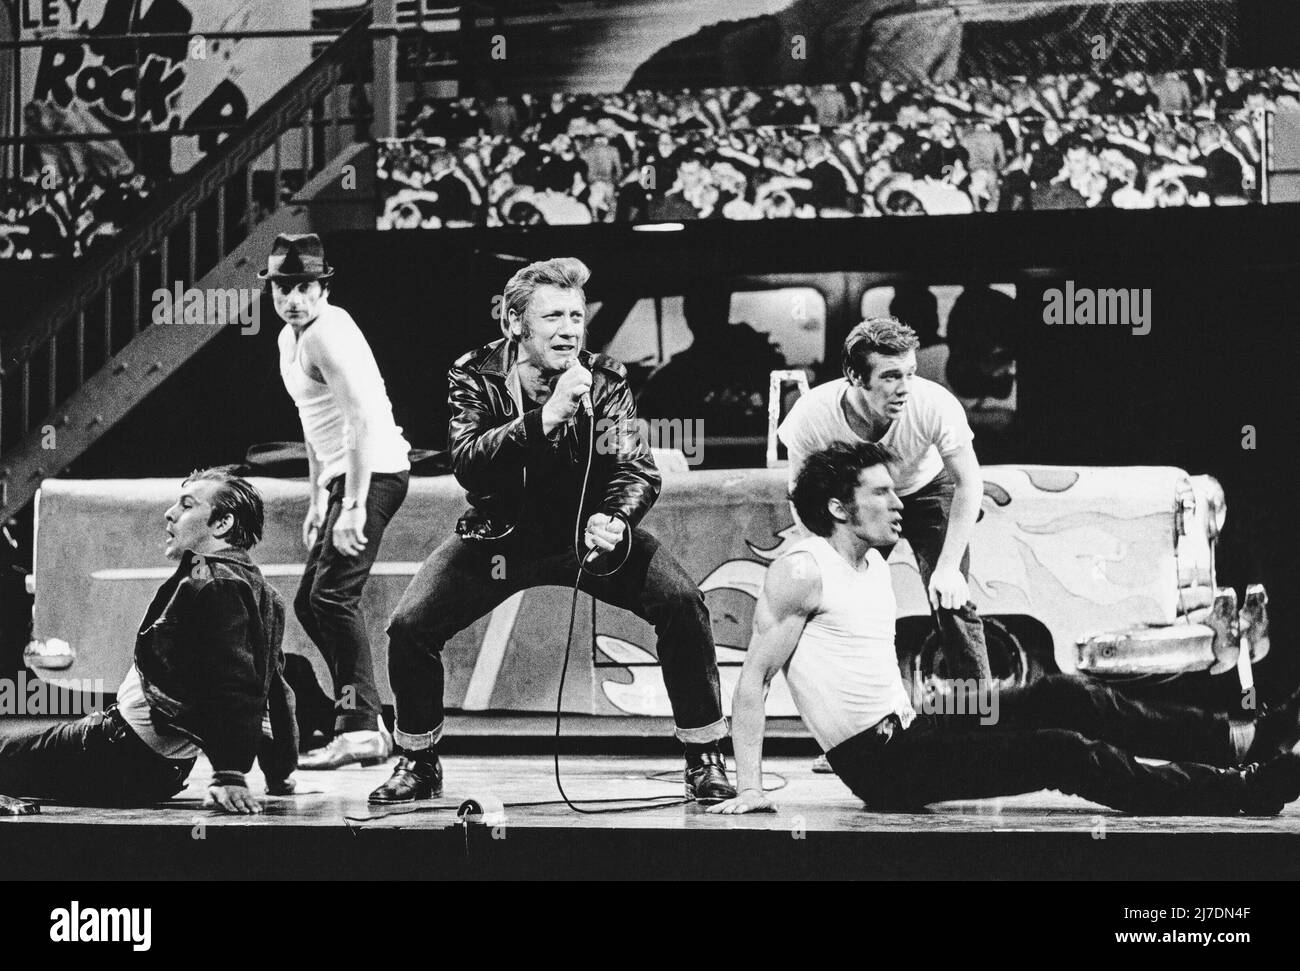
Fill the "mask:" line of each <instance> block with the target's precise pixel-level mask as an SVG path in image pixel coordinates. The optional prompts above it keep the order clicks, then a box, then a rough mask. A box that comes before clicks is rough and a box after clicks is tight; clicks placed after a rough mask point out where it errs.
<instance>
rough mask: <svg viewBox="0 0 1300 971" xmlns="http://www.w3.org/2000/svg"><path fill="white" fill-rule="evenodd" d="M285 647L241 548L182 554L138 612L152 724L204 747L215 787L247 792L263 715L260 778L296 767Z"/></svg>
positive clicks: (276, 617) (267, 591)
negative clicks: (268, 743)
mask: <svg viewBox="0 0 1300 971" xmlns="http://www.w3.org/2000/svg"><path fill="white" fill-rule="evenodd" d="M283 639H284V601H283V600H282V599H281V598H280V595H279V594H278V593H276V591H275V590H274V589H273V588H272V587H271V585H270V584H269V583H267V582H266V578H265V577H263V576H262V572H261V571H260V570H259V569H258V568H257V566H256V565H255V564H254V563H253V561H252V560H251V559H250V558H249V555H248V553H247V552H246V551H244V550H238V549H232V548H227V549H223V550H220V551H218V552H216V553H205V554H202V555H200V554H196V553H194V552H192V551H187V552H186V553H185V555H184V557H182V559H181V563H180V566H179V567H177V569H176V572H175V573H174V574H172V576H171V578H170V579H168V580H167V582H166V583H164V584H163V585H162V586H161V587H160V588H159V589H158V592H157V593H156V594H154V598H153V602H152V603H151V604H149V609H148V610H146V611H145V615H144V620H143V621H142V622H141V624H140V631H139V633H138V634H137V635H136V640H135V664H136V667H137V668H138V669H139V671H140V682H141V685H142V686H143V688H144V694H145V698H146V699H147V700H148V702H149V708H150V711H151V716H152V718H153V720H154V723H155V724H157V725H158V726H159V728H160V729H163V730H169V731H174V732H179V733H180V734H182V735H186V736H188V737H189V738H192V739H193V740H194V742H195V743H196V744H197V745H198V746H199V747H200V748H201V749H203V752H204V754H206V755H207V757H208V760H209V761H210V762H211V763H212V769H213V781H214V782H217V783H231V784H238V785H243V784H244V780H243V775H242V774H243V773H244V772H247V771H248V770H249V769H251V768H252V767H253V759H254V758H255V757H256V756H257V755H258V748H259V744H260V742H261V739H262V716H263V713H265V712H266V711H267V710H268V707H269V709H270V715H271V730H272V735H273V738H274V743H273V746H272V747H271V748H269V749H267V750H265V751H264V752H263V753H262V763H263V764H262V768H263V771H264V772H265V773H266V775H267V777H268V778H281V779H282V778H287V777H288V775H289V773H290V772H292V771H293V769H294V767H295V766H296V765H297V758H298V738H297V725H296V723H295V721H294V710H293V708H294V705H293V693H292V691H291V690H290V689H289V686H288V684H287V683H286V682H285V680H284V651H283V650H282V649H281V641H282V640H283Z"/></svg>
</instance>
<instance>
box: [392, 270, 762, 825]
mask: <svg viewBox="0 0 1300 971" xmlns="http://www.w3.org/2000/svg"><path fill="white" fill-rule="evenodd" d="M589 275H590V271H589V270H588V269H587V267H586V266H585V265H584V264H583V263H582V262H581V261H579V260H576V259H554V260H546V261H543V262H539V263H533V264H530V265H529V266H526V267H524V268H523V269H521V270H519V271H518V272H517V273H516V274H515V275H514V276H513V277H511V278H510V281H509V282H508V283H507V284H506V287H505V291H504V293H503V294H502V297H503V299H502V321H501V328H502V332H503V333H504V334H505V337H504V339H502V340H498V341H495V342H494V343H492V344H489V345H487V346H486V347H483V348H480V349H479V350H476V351H471V352H470V353H469V354H466V355H465V356H464V357H462V358H461V359H460V360H458V361H457V362H456V363H455V365H454V366H453V367H452V369H451V372H450V375H449V378H450V385H451V392H450V404H451V423H450V428H449V430H448V444H449V447H450V449H451V455H452V464H453V468H454V471H455V474H456V478H457V480H458V481H459V482H460V484H461V485H462V486H464V487H465V489H466V491H467V492H468V494H469V495H468V498H469V503H470V507H471V508H470V510H469V511H468V512H466V514H465V515H464V516H462V517H461V520H460V522H459V523H457V525H456V533H457V535H455V536H452V537H450V538H448V539H447V540H446V542H444V543H443V544H442V545H441V546H439V547H438V548H437V549H436V550H434V551H433V553H432V554H431V555H430V556H429V558H428V559H427V560H425V562H424V564H423V566H421V567H420V570H419V572H418V573H417V574H416V575H415V577H414V578H413V579H412V580H411V584H410V586H408V587H407V588H406V592H405V593H404V594H403V595H402V599H401V601H400V602H399V603H398V605H397V609H396V611H395V612H394V613H393V618H392V621H391V623H390V624H389V627H388V634H389V649H388V671H389V683H390V684H391V685H392V686H393V694H394V696H395V701H396V707H397V725H396V728H395V729H394V731H393V738H394V740H395V741H396V743H397V746H398V747H399V748H400V749H401V755H402V758H401V760H400V761H399V762H398V763H397V767H396V769H395V770H394V772H393V776H392V778H391V779H389V781H388V782H386V783H385V784H384V785H382V786H380V787H379V788H378V789H376V790H375V791H374V792H373V793H371V795H370V800H371V802H376V803H401V802H410V801H412V800H415V799H428V798H431V797H433V796H437V795H440V794H441V792H442V766H441V763H440V762H439V760H438V752H437V745H438V741H439V739H440V738H441V737H442V731H443V706H442V695H443V668H442V649H443V645H444V644H446V642H447V641H448V640H449V639H450V638H451V637H452V636H454V635H455V634H456V633H457V632H458V631H461V630H464V629H465V628H466V627H468V626H469V625H470V624H472V623H473V622H474V621H475V620H477V619H478V618H479V617H482V616H483V615H484V614H486V613H488V612H489V611H490V610H492V609H493V608H495V607H496V606H497V605H498V604H500V603H502V602H503V601H505V600H506V599H507V598H508V597H510V596H511V595H512V594H514V593H516V592H518V591H521V590H526V589H529V588H531V587H536V586H542V585H544V584H554V585H557V586H572V585H573V583H574V581H575V580H576V579H578V571H579V565H580V558H581V564H582V565H583V572H582V576H581V581H580V588H581V589H582V590H584V591H585V592H587V593H589V594H591V595H592V596H593V597H596V598H597V599H599V600H603V601H604V602H606V603H610V604H613V605H615V606H618V607H622V608H624V609H626V610H630V611H632V612H633V613H635V614H636V615H637V616H638V617H641V618H642V619H644V620H648V621H649V622H650V623H652V624H654V626H655V632H656V634H657V635H658V642H657V643H658V648H657V649H658V653H659V663H660V665H661V666H662V667H663V676H664V685H665V687H666V688H667V690H668V698H669V701H670V702H671V705H672V710H673V717H674V720H675V722H676V725H677V731H676V734H677V738H678V740H679V741H681V742H682V743H683V745H684V746H685V748H686V774H685V783H686V794H687V796H688V798H693V799H696V800H698V801H699V802H701V803H711V802H719V801H721V800H722V799H727V798H730V797H732V796H734V795H735V794H736V790H735V789H734V788H732V786H731V785H730V783H729V782H728V781H727V776H726V765H725V762H724V761H723V757H722V752H721V751H720V749H719V747H718V742H719V740H720V739H722V738H724V737H725V736H726V734H727V720H726V719H725V718H724V717H723V715H722V699H721V694H720V690H719V681H718V665H717V660H716V656H715V652H714V646H713V633H712V630H711V627H710V624H709V611H708V608H707V607H706V606H705V604H704V596H703V594H701V593H700V590H699V587H697V586H696V585H695V583H694V582H693V581H692V580H691V578H690V577H689V576H688V575H687V574H686V571H685V570H683V569H682V567H681V565H680V564H679V563H678V562H677V560H676V559H674V558H673V556H672V554H671V553H670V552H669V551H668V548H667V547H666V546H662V545H660V543H659V541H658V540H657V539H655V537H654V536H652V535H651V534H650V533H648V532H646V531H645V530H643V529H640V528H638V526H637V524H638V523H639V522H640V521H641V518H642V517H643V516H644V515H645V514H646V513H647V512H648V511H649V510H650V507H651V506H652V505H653V504H654V501H655V499H656V498H657V497H658V495H659V484H660V479H659V471H658V469H657V468H656V467H655V463H654V458H653V457H652V455H651V454H650V449H649V448H648V447H647V444H646V443H645V442H644V441H642V440H641V438H640V436H639V435H632V434H622V433H624V432H627V431H628V430H630V429H633V428H635V427H636V409H635V406H634V404H633V402H632V392H631V389H630V388H629V387H628V384H627V376H626V371H625V370H624V369H623V366H622V365H621V364H619V363H618V362H617V361H614V360H611V359H610V358H608V357H605V356H603V355H600V354H592V353H589V352H588V351H586V350H584V349H583V339H584V333H585V325H586V298H585V297H584V295H583V289H582V288H583V286H584V285H585V284H586V282H587V278H588V276H589ZM611 426H612V427H613V428H615V429H617V430H618V431H619V432H620V434H619V435H618V436H617V437H618V438H619V439H620V444H619V445H618V446H617V447H616V448H615V447H609V446H608V445H607V444H606V443H607V440H608V438H609V437H611V436H607V435H606V434H604V430H606V429H609V428H610V427H611ZM587 472H589V473H590V475H589V476H588V475H587ZM580 547H585V548H583V549H582V551H581V552H579V549H580ZM597 549H599V550H603V551H607V552H606V553H605V554H600V553H597V554H596V556H597V559H596V562H595V563H594V564H590V563H589V561H590V560H591V558H592V554H590V553H587V552H586V550H593V552H595V551H596V550H597ZM606 559H608V560H609V561H610V562H609V563H605V562H602V561H604V560H606ZM557 633H558V632H557ZM548 663H549V662H548Z"/></svg>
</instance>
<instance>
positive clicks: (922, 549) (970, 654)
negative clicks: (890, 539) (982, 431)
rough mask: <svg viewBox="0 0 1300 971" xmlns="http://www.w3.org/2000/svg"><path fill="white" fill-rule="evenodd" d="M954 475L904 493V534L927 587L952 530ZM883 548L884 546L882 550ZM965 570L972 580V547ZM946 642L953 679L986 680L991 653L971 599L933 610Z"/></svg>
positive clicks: (945, 652) (963, 563)
mask: <svg viewBox="0 0 1300 971" xmlns="http://www.w3.org/2000/svg"><path fill="white" fill-rule="evenodd" d="M955 488H956V487H955V484H954V483H953V481H952V476H950V475H949V474H948V471H947V470H946V469H945V470H944V471H942V472H940V473H939V474H938V475H937V476H935V477H934V478H933V479H931V480H930V481H929V482H928V483H926V484H925V485H924V486H922V487H921V488H920V489H918V490H917V491H916V492H913V493H912V494H911V495H909V496H903V497H902V501H903V530H902V532H903V538H904V539H905V540H907V542H908V543H909V544H910V545H911V547H912V555H913V556H915V557H916V565H917V567H918V568H919V569H920V571H921V582H922V583H923V584H924V585H925V587H926V590H927V596H928V590H929V587H930V577H931V576H933V575H934V568H935V565H936V564H937V563H938V562H939V554H940V553H941V552H942V551H943V540H944V537H945V536H946V535H947V534H948V513H949V511H950V510H951V509H952V497H953V493H954V491H955ZM882 552H883V551H882ZM961 575H962V576H963V577H965V578H966V580H967V582H968V583H969V581H970V549H969V548H967V549H966V551H965V552H964V553H962V557H961ZM932 612H933V614H934V618H935V622H936V623H937V624H938V628H939V635H940V638H941V640H942V642H943V656H944V660H945V661H946V662H947V667H948V676H949V677H951V678H962V679H968V678H978V679H981V680H985V681H987V680H988V679H989V678H990V677H991V673H990V671H989V652H988V647H987V646H985V644H984V622H983V621H982V620H980V615H979V611H978V610H976V609H975V605H974V604H973V603H971V602H970V601H969V600H967V601H966V603H965V605H963V606H962V607H961V608H960V609H957V610H950V609H948V608H947V607H940V608H939V609H938V610H932Z"/></svg>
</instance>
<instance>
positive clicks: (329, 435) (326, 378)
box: [258, 233, 411, 769]
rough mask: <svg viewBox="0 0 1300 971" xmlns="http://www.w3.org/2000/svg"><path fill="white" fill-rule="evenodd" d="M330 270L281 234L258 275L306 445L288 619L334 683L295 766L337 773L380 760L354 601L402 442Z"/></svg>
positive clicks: (396, 476)
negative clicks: (327, 727) (327, 730)
mask: <svg viewBox="0 0 1300 971" xmlns="http://www.w3.org/2000/svg"><path fill="white" fill-rule="evenodd" d="M333 275H334V269H333V267H331V266H330V265H329V264H328V263H327V262H326V261H325V250H324V248H323V247H322V246H321V241H320V237H319V236H317V235H315V234H314V233H305V234H301V235H287V234H282V235H280V236H278V237H277V238H276V240H275V244H274V246H273V247H272V250H271V255H270V257H269V258H268V259H267V266H266V269H265V270H263V271H262V272H261V273H259V274H258V277H259V278H261V279H263V280H266V281H267V286H268V288H269V289H270V292H271V299H272V301H273V302H274V304H275V312H276V313H277V314H279V315H280V318H281V319H282V320H283V321H284V324H285V326H284V329H283V330H281V331H280V337H279V347H280V376H281V378H283V380H284V386H285V389H286V390H287V391H288V392H289V396H290V397H291V398H293V402H294V404H295V405H296V406H297V408H298V417H299V418H300V419H301V420H302V429H303V438H304V440H305V442H306V445H307V464H308V468H309V470H310V482H311V502H310V504H309V505H308V507H307V517H306V519H304V520H303V524H302V541H303V544H304V545H305V546H306V547H307V549H308V551H309V552H308V556H307V565H306V567H305V568H304V570H303V575H302V583H301V585H300V586H299V587H298V594H297V596H296V597H295V598H294V604H293V606H294V613H295V614H296V615H297V617H298V620H299V622H300V623H301V624H302V626H303V629H304V630H306V632H307V635H308V636H309V637H310V638H311V639H312V642H313V643H314V644H315V645H316V647H317V648H318V649H319V650H320V652H321V655H322V656H323V657H324V658H325V661H326V663H327V664H328V665H329V668H330V672H331V674H333V676H334V697H335V703H334V710H335V723H334V731H335V736H334V738H333V739H332V740H331V741H330V742H329V744H327V745H325V746H324V747H323V748H319V749H316V750H315V751H313V752H309V753H307V754H306V755H304V756H303V757H302V759H301V760H300V761H299V768H302V769H335V768H338V767H339V766H342V765H347V764H349V763H353V762H360V763H362V764H376V763H379V762H382V761H384V760H385V759H387V758H388V756H389V754H390V752H391V750H392V739H391V737H390V736H389V735H388V732H387V730H386V729H385V727H384V723H383V719H382V717H381V712H380V707H379V692H378V689H377V688H376V687H375V674H374V664H373V661H372V660H371V655H370V641H369V638H368V636H367V634H366V623H365V618H364V616H363V614H362V608H361V594H362V590H363V589H364V588H365V584H366V580H367V578H368V577H369V576H370V568H371V566H372V565H373V564H374V562H375V558H376V556H378V554H379V544H380V541H381V540H382V539H383V535H384V529H385V527H387V525H388V523H389V520H391V519H392V517H393V515H394V514H395V513H396V512H397V509H398V507H399V506H401V504H402V500H403V499H405V498H406V489H407V485H408V481H409V478H410V468H411V465H410V461H409V459H408V452H409V451H410V446H409V445H408V444H407V442H406V439H405V438H404V437H403V435H402V430H401V428H399V427H398V426H397V424H396V423H395V422H394V421H393V407H392V404H391V403H390V402H389V400H388V392H387V390H386V389H385V387H384V379H383V376H382V375H381V374H380V373H379V367H378V365H377V364H376V363H375V357H374V354H373V353H371V350H370V345H369V344H368V343H367V341H366V338H365V335H363V334H362V333H361V329H360V328H359V327H358V326H357V324H356V321H354V320H353V319H352V315H351V314H349V313H348V312H347V311H346V310H344V309H342V308H341V307H336V306H334V305H333V304H331V303H330V301H329V283H328V281H329V279H330V277H332V276H333Z"/></svg>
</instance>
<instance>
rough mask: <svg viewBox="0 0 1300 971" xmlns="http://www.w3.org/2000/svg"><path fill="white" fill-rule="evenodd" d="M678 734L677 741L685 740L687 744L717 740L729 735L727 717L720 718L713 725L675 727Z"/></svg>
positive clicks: (703, 743) (674, 730) (674, 731)
mask: <svg viewBox="0 0 1300 971" xmlns="http://www.w3.org/2000/svg"><path fill="white" fill-rule="evenodd" d="M673 733H674V734H675V735H676V736H677V741H679V742H684V743H685V744H687V745H705V744H707V743H708V742H716V741H718V740H719V739H722V738H726V737H727V719H726V718H725V717H723V718H719V719H718V720H717V721H715V722H714V723H713V724H711V725H704V726H702V727H701V728H681V727H677V728H674V729H673Z"/></svg>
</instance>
